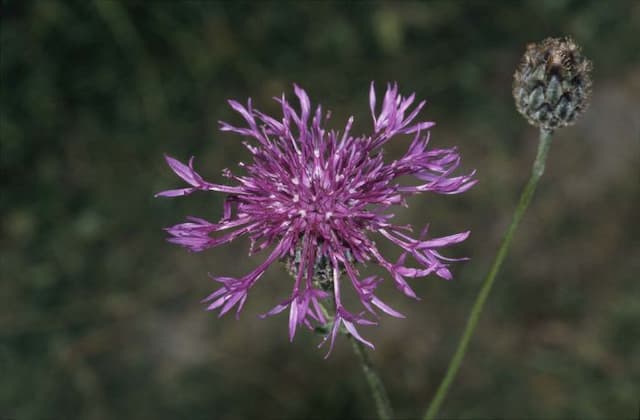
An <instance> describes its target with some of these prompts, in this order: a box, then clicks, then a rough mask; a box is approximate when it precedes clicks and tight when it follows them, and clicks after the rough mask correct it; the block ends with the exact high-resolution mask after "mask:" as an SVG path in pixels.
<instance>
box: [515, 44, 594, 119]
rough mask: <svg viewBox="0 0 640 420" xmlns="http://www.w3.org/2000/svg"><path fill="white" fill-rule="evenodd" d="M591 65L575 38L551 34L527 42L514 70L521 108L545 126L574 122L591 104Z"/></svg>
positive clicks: (528, 116)
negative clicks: (547, 36) (525, 49)
mask: <svg viewBox="0 0 640 420" xmlns="http://www.w3.org/2000/svg"><path fill="white" fill-rule="evenodd" d="M591 68H592V64H591V61H589V60H588V59H587V58H585V57H584V56H583V55H582V53H581V52H580V47H578V45H576V43H575V42H573V40H572V39H571V38H547V39H545V40H544V41H542V42H541V43H537V44H536V43H531V44H529V45H527V51H526V52H525V53H524V56H523V57H522V61H521V62H520V65H519V66H518V68H517V70H516V72H515V74H514V82H513V97H514V99H515V101H516V107H517V108H518V111H519V112H520V113H521V114H522V115H524V117H525V118H526V119H527V120H528V121H529V123H530V124H532V125H535V126H536V127H540V128H543V129H545V130H554V129H556V128H559V127H565V126H567V125H571V124H573V123H574V122H575V121H576V119H577V118H578V117H579V116H580V114H582V112H584V110H585V109H586V108H587V106H588V105H589V97H590V95H591Z"/></svg>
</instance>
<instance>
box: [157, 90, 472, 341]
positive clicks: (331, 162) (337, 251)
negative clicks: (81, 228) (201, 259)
mask: <svg viewBox="0 0 640 420" xmlns="http://www.w3.org/2000/svg"><path fill="white" fill-rule="evenodd" d="M294 90H295V94H296V96H297V98H298V100H299V102H300V110H299V111H296V110H294V108H293V107H292V105H291V104H290V103H289V102H287V100H286V99H285V96H284V94H283V95H282V97H281V98H276V101H278V102H279V103H280V105H281V106H282V114H283V115H282V118H281V119H275V118H273V117H270V116H268V115H266V114H263V113H262V112H260V111H258V110H256V109H254V108H253V107H252V105H251V100H250V99H249V101H248V102H247V105H246V106H243V105H241V104H240V103H238V102H236V101H229V104H230V105H231V107H232V108H233V109H234V110H235V111H237V112H238V113H239V114H240V115H241V116H242V118H243V119H244V121H245V123H246V125H245V126H243V127H236V126H232V125H230V124H228V123H226V122H221V130H222V131H231V132H234V133H237V134H240V135H242V136H243V137H247V138H249V139H250V140H251V141H250V142H249V141H245V142H243V144H244V146H245V147H246V148H247V150H248V151H249V153H250V154H251V155H252V162H251V163H248V164H245V163H243V162H241V163H240V164H239V166H240V167H241V168H242V169H243V171H244V174H243V175H235V174H232V173H231V172H230V171H229V170H228V169H225V170H224V171H223V174H224V176H225V177H227V178H229V179H231V180H233V181H235V185H234V186H227V185H221V184H213V183H210V182H208V181H205V180H204V179H202V177H201V176H200V175H198V173H197V172H196V171H195V169H194V168H193V158H191V159H190V160H189V164H188V165H185V164H183V163H181V162H179V161H178V160H176V159H173V158H171V157H169V156H167V157H166V160H167V163H168V164H169V166H170V167H171V169H173V171H174V172H175V173H176V174H177V175H178V176H179V177H180V178H182V179H183V180H184V181H185V182H186V183H187V184H189V186H188V187H186V188H180V189H174V190H168V191H163V192H160V193H158V194H156V196H164V197H175V196H181V195H188V194H191V193H193V192H195V191H197V190H202V191H216V192H222V193H226V194H227V197H226V200H225V203H224V210H223V217H222V219H221V220H220V221H219V222H218V223H212V222H209V221H207V220H204V219H200V218H195V217H189V218H188V221H187V222H185V223H181V224H178V225H175V226H172V227H170V228H167V229H166V230H167V232H168V233H169V235H170V238H169V241H170V242H173V243H176V244H179V245H182V246H184V247H186V248H188V249H190V250H192V251H196V252H199V251H203V250H205V249H207V248H212V247H215V246H218V245H221V244H224V243H227V242H231V241H233V240H234V239H236V238H238V237H240V236H243V235H246V236H248V237H249V238H250V240H251V250H250V253H253V252H257V251H262V250H265V249H267V248H270V249H271V252H270V253H269V256H268V257H267V258H266V259H265V260H264V262H263V263H262V264H260V265H259V266H258V267H257V268H256V269H255V270H253V271H252V272H250V273H249V274H247V275H245V276H243V277H240V278H234V277H212V278H213V280H215V281H216V282H218V283H220V288H218V289H217V290H216V291H215V292H213V293H212V294H211V295H209V296H207V297H206V298H205V299H204V302H207V303H208V307H207V309H209V310H214V309H218V310H219V311H220V312H219V313H220V316H222V315H224V314H225V313H227V312H229V311H230V310H231V309H233V308H234V307H236V313H237V314H239V313H240V311H241V310H242V307H243V305H244V303H245V301H246V299H247V296H248V292H249V289H250V288H251V287H252V286H253V285H254V284H255V283H256V282H257V281H258V280H259V279H260V278H261V277H262V275H263V274H264V273H265V271H266V270H267V268H268V267H269V266H270V265H271V264H273V263H274V262H276V261H283V262H285V263H286V265H287V267H288V269H289V272H290V273H291V274H292V276H293V278H294V280H293V290H292V292H291V295H290V296H288V297H287V299H286V300H284V301H283V302H281V303H280V304H278V305H277V306H275V307H274V308H273V309H271V310H270V311H269V312H267V313H266V314H264V315H263V317H266V316H271V315H275V314H277V313H280V312H282V311H284V310H285V309H287V308H288V309H289V338H290V339H291V340H293V337H294V335H295V332H296V328H297V327H298V326H299V325H305V326H307V327H309V328H313V327H314V324H315V325H318V324H319V325H322V326H323V325H325V324H327V323H328V322H329V321H330V320H328V319H327V316H326V314H325V312H324V310H323V307H322V302H323V301H324V302H327V303H329V304H330V306H331V307H332V309H333V310H334V313H335V315H334V317H333V323H332V325H331V326H330V330H329V333H328V335H327V337H326V338H325V341H326V339H327V338H329V337H330V338H331V340H330V341H331V345H330V348H329V352H330V351H331V348H332V347H333V343H334V340H335V337H336V334H337V332H338V330H339V329H340V328H341V327H342V326H343V327H344V328H345V329H346V331H348V332H349V333H350V334H351V335H353V336H354V337H355V338H356V339H358V340H360V341H361V342H363V343H364V344H366V345H368V346H370V347H372V348H373V345H372V344H371V343H370V342H368V341H367V340H365V339H364V338H362V336H361V335H360V334H359V333H358V331H357V329H356V326H357V325H372V324H376V322H375V321H372V320H368V319H366V318H365V316H364V315H365V313H366V312H369V313H370V314H372V315H373V316H374V317H376V318H377V311H381V312H384V313H386V314H388V315H390V316H394V317H403V315H402V314H400V313H399V312H397V311H396V310H394V309H393V308H391V307H389V306H388V305H387V304H386V303H384V302H383V301H382V300H381V299H380V298H379V297H378V296H376V295H375V290H376V287H377V285H378V284H379V283H380V281H381V280H382V279H381V278H378V277H375V276H373V277H367V278H364V279H362V278H361V277H360V274H359V272H358V267H359V265H361V264H363V263H369V264H377V265H379V266H381V267H383V268H384V269H385V270H386V271H388V272H389V274H390V276H391V279H392V280H393V282H394V283H395V285H396V287H397V288H398V289H400V290H401V291H402V292H403V293H404V294H406V295H407V296H410V297H413V298H416V294H415V293H414V291H413V290H412V289H411V287H410V286H409V284H408V283H407V279H410V278H415V277H424V276H426V275H428V274H431V273H434V274H435V275H437V276H439V277H442V278H444V279H447V280H448V279H451V277H452V275H451V272H450V271H449V269H448V266H449V262H451V261H456V260H454V259H450V258H445V257H444V256H442V255H441V254H440V252H439V250H440V248H443V247H446V246H448V245H452V244H456V243H459V242H462V241H464V240H465V239H466V238H467V237H468V236H469V232H468V231H466V232H462V233H457V234H454V235H450V236H446V237H442V238H436V239H427V238H426V234H427V229H426V228H425V229H424V230H423V231H422V234H421V235H420V236H419V237H417V238H415V237H412V236H409V233H410V232H411V231H412V228H411V226H399V225H395V224H392V223H391V219H392V218H393V214H392V213H389V208H390V207H391V206H394V205H403V206H406V205H407V203H406V201H405V198H406V197H407V196H409V195H412V194H417V193H422V192H426V191H430V192H435V193H440V194H457V193H461V192H464V191H466V190H468V189H469V188H471V187H472V186H473V185H474V184H475V183H476V180H474V179H473V175H474V172H472V173H470V174H468V175H462V176H452V175H451V174H452V173H453V171H454V170H455V169H456V168H457V167H458V165H459V164H460V156H459V155H458V153H457V152H456V149H455V148H451V149H432V150H427V144H428V142H429V132H428V129H429V128H431V127H432V126H433V125H434V123H433V122H428V121H414V120H415V119H416V117H417V116H418V113H419V112H420V110H421V109H422V108H423V107H424V104H425V102H424V101H422V102H420V103H419V104H417V106H415V107H414V108H413V109H411V107H412V105H413V103H414V97H415V95H411V96H409V97H406V98H405V97H403V96H401V95H400V94H399V93H398V87H397V85H396V84H394V85H389V86H388V87H387V91H386V93H385V95H384V99H383V101H382V109H381V110H380V112H379V113H376V94H375V89H374V85H373V83H372V84H371V89H370V92H369V105H370V107H371V116H372V118H373V134H371V135H369V136H367V135H359V136H356V135H352V134H351V127H352V124H353V117H350V118H349V119H348V121H347V124H346V127H345V128H344V130H343V131H342V132H339V131H334V130H325V129H324V128H323V127H322V123H323V114H322V108H321V107H320V106H318V107H317V108H316V110H315V112H313V113H312V110H311V104H310V102H309V97H308V96H307V94H306V92H305V91H304V90H302V89H301V88H299V87H298V86H296V85H294ZM328 118H329V114H327V115H326V117H325V120H327V119H328ZM401 134H410V135H412V136H413V141H412V142H411V144H410V145H409V148H408V150H407V152H406V153H405V154H404V155H403V156H402V157H401V158H399V159H396V160H394V161H392V162H385V161H384V159H383V151H382V148H381V147H382V146H383V145H384V144H385V143H387V142H388V141H389V140H391V139H392V138H394V137H395V136H397V135H401ZM404 175H413V176H415V178H417V179H418V180H419V181H418V183H417V185H413V186H401V185H400V184H399V183H398V178H399V177H401V176H404ZM212 234H215V235H212ZM370 234H379V235H380V236H382V237H384V238H386V239H388V240H389V241H391V242H393V243H394V244H396V245H398V246H399V247H400V248H402V250H403V253H402V255H401V256H400V258H399V259H398V260H397V261H396V262H391V261H389V260H387V259H385V257H383V256H382V255H381V253H380V252H379V250H378V247H377V245H376V243H375V241H374V240H373V239H372V238H371V237H370V236H371V235H370ZM409 255H411V256H412V257H413V259H414V260H415V261H416V263H417V266H416V267H409V266H407V265H406V263H405V260H406V258H407V256H409ZM345 283H350V285H351V287H352V288H353V289H354V290H355V292H356V295H357V296H358V297H359V299H360V301H361V302H362V305H363V307H364V309H365V310H366V311H362V312H360V313H353V312H349V311H347V309H345V307H344V304H343V300H342V298H341V296H342V293H341V291H342V288H343V287H344V286H345Z"/></svg>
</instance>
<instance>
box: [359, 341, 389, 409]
mask: <svg viewBox="0 0 640 420" xmlns="http://www.w3.org/2000/svg"><path fill="white" fill-rule="evenodd" d="M349 339H350V340H351V344H352V346H353V351H354V352H355V353H356V355H357V356H358V359H359V360H360V364H361V366H362V371H363V372H364V376H365V378H366V379H367V383H368V384H369V388H370V389H371V396H372V397H373V399H374V401H375V403H376V411H377V412H378V417H379V418H380V419H381V420H386V419H391V418H393V410H392V409H391V402H390V401H389V395H388V394H387V390H386V389H385V387H384V384H383V383H382V379H381V378H380V375H378V372H377V371H376V369H375V367H374V366H373V362H372V361H371V358H370V357H369V354H368V353H367V349H366V348H365V347H364V345H363V344H362V343H361V342H359V341H358V340H356V339H355V338H353V337H352V336H351V335H349Z"/></svg>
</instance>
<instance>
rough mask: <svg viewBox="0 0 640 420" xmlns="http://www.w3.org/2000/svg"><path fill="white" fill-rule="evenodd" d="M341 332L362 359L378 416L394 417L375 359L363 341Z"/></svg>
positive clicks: (324, 311) (326, 314) (325, 310)
mask: <svg viewBox="0 0 640 420" xmlns="http://www.w3.org/2000/svg"><path fill="white" fill-rule="evenodd" d="M334 306H335V303H334ZM320 309H321V310H322V312H323V314H324V316H325V317H326V318H327V319H332V318H333V317H332V316H331V315H329V311H327V309H326V308H325V307H324V305H322V304H320ZM330 331H331V328H328V329H327V330H326V331H324V332H323V333H324V334H329V333H330ZM341 332H342V333H344V334H345V335H346V336H347V337H348V338H349V340H350V341H351V344H352V347H353V351H354V353H355V354H356V356H358V360H359V361H360V365H361V366H362V371H363V372H364V377H365V378H366V380H367V384H369V389H371V396H372V397H373V400H374V402H375V403H376V411H377V412H378V418H380V420H388V419H391V418H393V409H392V408H391V400H389V394H387V390H386V388H385V387H384V383H383V382H382V379H381V378H380V375H379V374H378V372H377V371H376V368H375V366H374V365H373V361H372V360H371V358H370V357H369V353H367V349H366V348H365V347H364V345H363V344H362V343H361V342H359V341H358V340H356V339H355V338H353V336H352V335H351V334H349V333H348V332H347V331H346V330H344V331H341Z"/></svg>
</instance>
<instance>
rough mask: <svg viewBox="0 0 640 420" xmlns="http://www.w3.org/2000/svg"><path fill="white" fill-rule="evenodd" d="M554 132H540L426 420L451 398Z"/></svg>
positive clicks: (542, 170) (536, 181) (425, 417)
mask: <svg viewBox="0 0 640 420" xmlns="http://www.w3.org/2000/svg"><path fill="white" fill-rule="evenodd" d="M551 135H552V132H551V131H547V130H543V129H541V130H540V142H539V144H538V153H537V155H536V160H535V161H534V163H533V168H532V170H531V177H530V178H529V181H528V182H527V185H526V186H525V187H524V190H522V194H521V195H520V201H519V202H518V206H517V207H516V210H515V212H514V213H513V217H512V219H511V224H510V225H509V228H508V229H507V232H506V234H505V235H504V238H503V239H502V243H501V244H500V248H499V249H498V254H497V255H496V258H495V260H494V261H493V264H492V265H491V269H490V270H489V273H488V274H487V277H486V278H485V279H484V281H483V283H482V288H481V289H480V292H479V293H478V296H477V297H476V300H475V302H474V304H473V307H472V309H471V314H470V315H469V318H468V319H467V325H466V326H465V328H464V332H463V333H462V337H461V338H460V342H459V343H458V347H457V348H456V351H455V353H454V355H453V358H452V359H451V362H450V363H449V367H448V368H447V372H446V374H445V376H444V379H443V380H442V382H441V383H440V386H439V387H438V390H437V391H436V395H435V397H434V398H433V400H432V401H431V404H430V405H429V407H428V408H427V411H426V413H425V415H424V419H425V420H432V419H434V418H435V417H436V415H437V414H438V410H439V409H440V405H441V404H442V402H443V401H444V398H445V397H446V395H447V391H448V390H449V386H450V385H451V383H452V382H453V379H454V378H455V376H456V373H457V372H458V369H459V368H460V364H461V363H462V359H463V358H464V355H465V353H466V351H467V347H468V345H469V341H470V340H471V337H472V336H473V332H474V330H475V328H476V325H477V324H478V320H479V319H480V314H481V313H482V308H483V307H484V304H485V301H486V300H487V297H488V296H489V292H491V287H492V286H493V283H494V280H495V278H496V275H497V274H498V271H499V270H500V267H501V266H502V262H503V261H504V258H505V257H506V256H507V252H508V251H509V246H510V245H511V239H512V238H513V235H514V233H515V231H516V229H517V228H518V225H519V224H520V220H521V219H522V216H523V215H524V213H525V211H526V210H527V207H528V206H529V203H530V202H531V197H533V193H534V192H535V190H536V186H537V184H538V180H539V179H540V177H541V176H542V174H543V173H544V166H545V162H546V160H547V153H548V152H549V146H550V145H551Z"/></svg>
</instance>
